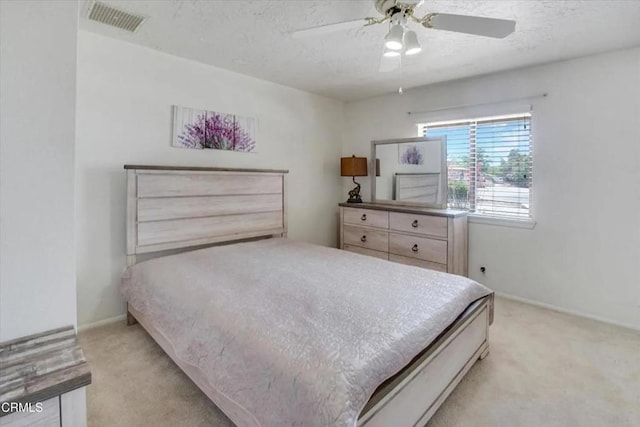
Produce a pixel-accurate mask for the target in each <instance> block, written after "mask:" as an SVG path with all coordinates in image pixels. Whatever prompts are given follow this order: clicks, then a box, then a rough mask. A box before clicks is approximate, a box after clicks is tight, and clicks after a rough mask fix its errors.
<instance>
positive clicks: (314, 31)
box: [290, 18, 367, 38]
mask: <svg viewBox="0 0 640 427" xmlns="http://www.w3.org/2000/svg"><path fill="white" fill-rule="evenodd" d="M366 23H367V20H366V19H364V18H363V19H354V20H352V21H344V22H336V23H334V24H327V25H320V26H318V27H311V28H304V29H302V30H296V31H291V33H290V34H291V36H292V37H294V38H303V37H313V36H320V35H323V34H329V33H333V32H336V31H343V30H350V29H353V28H359V27H363V26H364V25H365V24H366Z"/></svg>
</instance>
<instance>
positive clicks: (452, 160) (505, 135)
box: [419, 113, 533, 220]
mask: <svg viewBox="0 0 640 427" xmlns="http://www.w3.org/2000/svg"><path fill="white" fill-rule="evenodd" d="M419 128H420V135H424V136H443V135H444V136H446V137H447V167H448V171H449V172H448V175H449V177H448V181H449V200H448V205H449V207H451V208H456V209H468V210H469V211H470V212H471V213H474V214H476V215H481V216H486V217H491V218H505V219H516V220H517V219H522V220H529V219H531V183H532V178H533V176H532V168H533V158H532V150H531V148H532V139H531V114H530V113H523V114H518V115H510V116H499V117H485V118H476V119H470V120H460V121H451V122H435V123H426V124H422V125H420V126H419Z"/></svg>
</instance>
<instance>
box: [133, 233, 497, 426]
mask: <svg viewBox="0 0 640 427" xmlns="http://www.w3.org/2000/svg"><path fill="white" fill-rule="evenodd" d="M121 290H122V293H123V295H124V296H125V298H126V299H127V301H128V303H129V304H130V305H131V307H132V308H133V309H134V310H135V311H136V312H137V313H140V314H141V315H142V316H144V318H145V320H146V321H147V322H149V324H150V325H149V326H151V327H152V328H153V329H154V330H155V331H156V333H157V334H159V335H160V336H161V337H162V341H164V344H165V347H166V346H168V347H170V348H171V353H172V357H174V358H177V359H178V360H179V361H180V362H181V365H183V366H189V371H190V372H189V375H190V376H191V377H192V378H194V376H195V377H197V378H198V381H196V383H198V384H199V385H201V384H204V385H205V388H206V389H207V395H208V396H209V397H211V398H212V400H213V401H214V403H216V404H217V405H218V406H220V407H221V409H223V411H224V412H225V413H227V415H228V416H229V417H230V418H231V419H232V420H233V421H234V422H235V423H236V424H238V425H240V426H264V427H266V426H284V425H290V426H300V425H304V426H355V425H356V423H357V419H358V415H359V413H360V412H361V411H362V409H363V407H364V406H365V404H366V403H367V401H368V400H369V398H370V397H371V395H372V394H373V393H374V392H375V390H376V389H377V388H378V386H379V385H380V384H382V383H383V382H384V381H385V380H387V379H389V378H390V377H392V376H394V375H395V374H397V373H398V372H399V371H401V370H402V369H403V368H404V367H405V366H406V365H408V364H409V362H411V360H412V359H414V358H415V357H416V356H417V355H418V354H419V353H420V352H421V351H422V350H423V349H424V348H425V346H427V345H428V344H429V343H430V342H432V341H433V340H434V339H435V338H436V337H438V335H440V334H441V333H442V332H443V331H444V330H445V329H446V328H447V327H448V326H449V325H450V324H451V323H452V322H453V321H454V320H455V319H456V318H457V317H458V316H459V315H460V314H461V313H462V312H463V311H464V310H465V309H466V308H467V307H468V306H469V305H470V304H471V303H472V302H474V301H476V300H478V299H480V298H482V297H484V296H487V295H489V294H491V291H490V290H489V289H487V288H485V287H483V286H482V285H480V284H478V283H476V282H474V281H472V280H469V279H467V278H464V277H461V276H453V275H449V274H446V273H440V272H436V271H431V270H425V269H421V268H417V267H410V266H404V265H400V264H395V263H391V262H388V261H383V260H379V259H376V258H372V257H366V256H362V255H358V254H354V253H350V252H346V251H339V250H336V249H331V248H325V247H321V246H316V245H311V244H307V243H302V242H296V241H292V240H290V239H281V238H278V239H269V240H263V241H257V242H250V243H240V244H233V245H227V246H219V247H213V248H207V249H202V250H198V251H192V252H186V253H182V254H179V255H173V256H168V257H161V258H157V259H154V260H150V261H145V262H142V263H140V264H137V265H134V266H133V267H131V268H129V269H128V270H127V271H126V272H125V274H124V275H123V279H122V285H121Z"/></svg>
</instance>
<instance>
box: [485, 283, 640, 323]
mask: <svg viewBox="0 0 640 427" xmlns="http://www.w3.org/2000/svg"><path fill="white" fill-rule="evenodd" d="M495 294H496V295H497V296H499V297H501V298H504V299H508V300H512V301H517V302H522V303H525V304H529V305H534V306H536V307H541V308H546V309H549V310H553V311H557V312H560V313H564V314H570V315H572V316H578V317H583V318H585V319H590V320H596V321H598V322H602V323H607V324H609V325H615V326H620V327H623V328H627V329H632V330H634V331H640V326H638V325H630V324H627V323H623V322H618V321H615V320H611V319H607V318H605V317H600V316H594V315H592V314H585V313H582V312H579V311H575V310H570V309H568V308H563V307H558V306H557V305H553V304H547V303H544V302H540V301H536V300H531V299H528V298H522V297H518V296H515V295H510V294H505V293H502V292H495Z"/></svg>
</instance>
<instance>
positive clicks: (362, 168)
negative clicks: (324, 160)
mask: <svg viewBox="0 0 640 427" xmlns="http://www.w3.org/2000/svg"><path fill="white" fill-rule="evenodd" d="M367 175H368V174H367V158H366V157H356V156H351V157H341V158H340V176H367Z"/></svg>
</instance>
